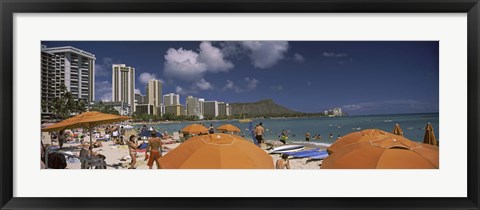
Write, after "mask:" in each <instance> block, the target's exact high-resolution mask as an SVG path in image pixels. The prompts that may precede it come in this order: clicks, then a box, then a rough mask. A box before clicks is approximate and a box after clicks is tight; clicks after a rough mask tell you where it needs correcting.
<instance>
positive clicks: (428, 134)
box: [423, 123, 437, 146]
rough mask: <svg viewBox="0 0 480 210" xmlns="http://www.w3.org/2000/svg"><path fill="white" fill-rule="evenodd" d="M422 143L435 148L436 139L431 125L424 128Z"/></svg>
mask: <svg viewBox="0 0 480 210" xmlns="http://www.w3.org/2000/svg"><path fill="white" fill-rule="evenodd" d="M423 143H425V144H431V145H435V146H437V138H436V137H435V132H433V127H432V124H430V123H428V124H427V127H425V135H424V136H423Z"/></svg>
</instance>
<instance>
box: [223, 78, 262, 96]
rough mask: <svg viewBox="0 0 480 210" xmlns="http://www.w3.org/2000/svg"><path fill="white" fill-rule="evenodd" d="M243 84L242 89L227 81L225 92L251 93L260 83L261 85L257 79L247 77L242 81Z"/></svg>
mask: <svg viewBox="0 0 480 210" xmlns="http://www.w3.org/2000/svg"><path fill="white" fill-rule="evenodd" d="M240 83H242V84H243V85H242V87H240V86H239V85H236V84H235V83H234V82H233V81H231V80H227V84H225V86H224V87H223V90H233V91H235V92H237V93H241V92H246V91H251V90H254V89H255V88H257V86H258V83H260V82H259V81H258V80H257V79H254V78H250V77H245V78H243V80H241V81H240Z"/></svg>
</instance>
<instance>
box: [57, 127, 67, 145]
mask: <svg viewBox="0 0 480 210" xmlns="http://www.w3.org/2000/svg"><path fill="white" fill-rule="evenodd" d="M66 139H67V137H66V136H65V130H64V129H62V130H60V132H58V146H59V147H60V148H62V147H63V142H65V140H66Z"/></svg>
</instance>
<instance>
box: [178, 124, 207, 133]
mask: <svg viewBox="0 0 480 210" xmlns="http://www.w3.org/2000/svg"><path fill="white" fill-rule="evenodd" d="M182 132H184V133H189V134H206V133H208V128H207V127H205V126H203V125H200V124H191V125H188V126H186V127H185V128H183V129H182Z"/></svg>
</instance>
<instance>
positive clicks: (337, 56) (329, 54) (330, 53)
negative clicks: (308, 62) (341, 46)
mask: <svg viewBox="0 0 480 210" xmlns="http://www.w3.org/2000/svg"><path fill="white" fill-rule="evenodd" d="M322 55H323V56H324V57H334V58H341V57H347V56H348V54H347V53H334V52H323V53H322Z"/></svg>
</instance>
